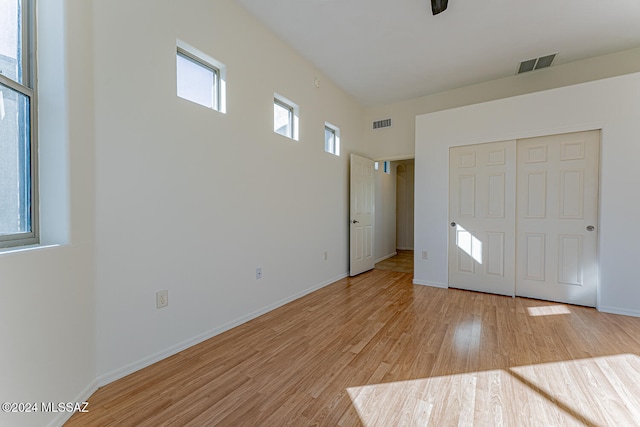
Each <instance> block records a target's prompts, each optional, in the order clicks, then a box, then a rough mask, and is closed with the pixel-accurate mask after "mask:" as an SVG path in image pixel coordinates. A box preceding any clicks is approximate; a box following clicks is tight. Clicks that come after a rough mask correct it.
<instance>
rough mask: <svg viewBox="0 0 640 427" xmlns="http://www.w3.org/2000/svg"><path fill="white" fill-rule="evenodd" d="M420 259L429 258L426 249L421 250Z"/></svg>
mask: <svg viewBox="0 0 640 427" xmlns="http://www.w3.org/2000/svg"><path fill="white" fill-rule="evenodd" d="M422 259H429V253H428V252H427V251H422Z"/></svg>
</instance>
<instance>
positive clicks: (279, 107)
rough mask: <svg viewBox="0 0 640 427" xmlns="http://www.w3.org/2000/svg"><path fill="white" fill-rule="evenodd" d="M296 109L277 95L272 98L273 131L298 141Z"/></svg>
mask: <svg viewBox="0 0 640 427" xmlns="http://www.w3.org/2000/svg"><path fill="white" fill-rule="evenodd" d="M297 123H298V107H297V106H296V105H295V104H293V103H292V102H291V101H289V100H287V99H285V98H282V97H280V96H278V95H274V97H273V131H274V132H275V133H278V134H280V135H282V136H286V137H287V138H291V139H294V140H296V141H297V140H298V126H297Z"/></svg>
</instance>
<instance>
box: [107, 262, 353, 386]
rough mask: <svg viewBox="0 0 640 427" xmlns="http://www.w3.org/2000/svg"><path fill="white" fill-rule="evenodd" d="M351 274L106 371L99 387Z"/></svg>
mask: <svg viewBox="0 0 640 427" xmlns="http://www.w3.org/2000/svg"><path fill="white" fill-rule="evenodd" d="M348 276H349V275H348V274H347V273H343V274H341V275H339V276H336V277H334V278H333V279H329V280H327V281H325V282H322V283H320V284H318V285H315V286H312V287H310V288H308V289H305V290H303V291H300V292H297V293H295V294H293V295H291V296H289V297H287V298H285V299H282V300H280V301H278V302H275V303H273V304H270V305H268V306H266V307H264V308H261V309H259V310H256V311H254V312H252V313H249V314H247V315H244V316H242V317H239V318H238V319H235V320H232V321H230V322H228V323H225V324H223V325H221V326H219V327H217V328H213V329H211V330H210V331H207V332H204V333H202V334H199V335H196V336H195V337H193V338H190V339H187V340H184V341H182V342H180V343H178V344H176V345H174V346H171V347H169V348H166V349H165V350H162V351H159V352H157V353H155V354H152V355H151V356H149V357H145V358H143V359H140V360H138V361H137V362H133V363H130V364H128V365H126V366H123V367H122V368H119V369H116V370H113V371H111V372H109V373H106V374H104V375H100V376H99V377H98V378H97V380H96V382H97V384H98V386H99V387H103V386H105V385H107V384H109V383H111V382H113V381H116V380H119V379H120V378H123V377H125V376H127V375H129V374H132V373H134V372H136V371H139V370H140V369H143V368H146V367H147V366H150V365H153V364H154V363H156V362H159V361H161V360H163V359H166V358H167V357H170V356H173V355H174V354H176V353H179V352H181V351H183V350H186V349H188V348H189V347H192V346H194V345H196V344H199V343H201V342H203V341H206V340H208V339H209V338H213V337H215V336H216V335H219V334H221V333H223V332H226V331H228V330H229V329H232V328H235V327H236V326H239V325H242V324H243V323H246V322H248V321H249V320H252V319H255V318H256V317H259V316H262V315H263V314H265V313H268V312H270V311H272V310H275V309H276V308H279V307H282V306H283V305H285V304H288V303H290V302H292V301H294V300H297V299H298V298H301V297H303V296H305V295H308V294H310V293H311V292H314V291H317V290H318V289H320V288H323V287H325V286H328V285H330V284H332V283H335V282H337V281H338V280H341V279H344V278H345V277H348Z"/></svg>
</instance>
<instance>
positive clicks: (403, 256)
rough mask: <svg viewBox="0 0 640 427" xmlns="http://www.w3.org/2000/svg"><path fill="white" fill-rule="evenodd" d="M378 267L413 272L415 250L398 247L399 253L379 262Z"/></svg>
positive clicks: (379, 268)
mask: <svg viewBox="0 0 640 427" xmlns="http://www.w3.org/2000/svg"><path fill="white" fill-rule="evenodd" d="M376 269H378V270H389V271H399V272H401V273H413V251H407V250H402V249H398V250H397V255H394V256H392V257H391V258H387V259H385V260H384V261H380V262H379V263H377V264H376Z"/></svg>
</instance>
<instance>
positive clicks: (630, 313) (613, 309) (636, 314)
mask: <svg viewBox="0 0 640 427" xmlns="http://www.w3.org/2000/svg"><path fill="white" fill-rule="evenodd" d="M598 311H601V312H603V313H611V314H621V315H623V316H632V317H640V311H638V310H628V309H626V308H619V307H598Z"/></svg>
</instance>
